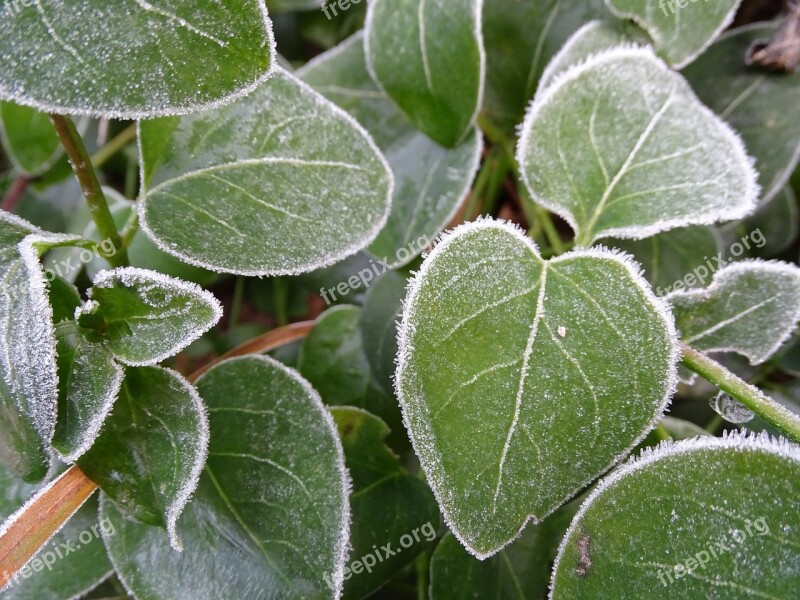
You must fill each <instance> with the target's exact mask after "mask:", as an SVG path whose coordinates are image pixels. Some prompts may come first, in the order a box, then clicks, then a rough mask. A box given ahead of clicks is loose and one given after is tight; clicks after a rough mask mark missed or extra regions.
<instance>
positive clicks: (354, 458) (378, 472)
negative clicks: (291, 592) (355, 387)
mask: <svg viewBox="0 0 800 600" xmlns="http://www.w3.org/2000/svg"><path fill="white" fill-rule="evenodd" d="M331 414H332V415H333V419H334V421H335V422H336V425H337V427H338V429H339V435H340V436H341V437H342V446H343V447H344V455H345V463H346V465H347V468H348V470H349V471H350V476H351V477H352V478H353V492H352V494H351V495H350V505H351V509H352V513H353V523H352V526H351V532H350V544H351V546H352V550H351V551H350V563H349V565H348V566H349V569H350V570H349V572H348V571H347V570H346V571H345V584H344V594H343V596H342V597H343V598H345V599H346V600H359V599H360V598H365V597H366V596H368V595H369V594H370V593H372V592H373V591H375V590H377V589H378V588H380V587H381V586H382V585H383V584H384V583H385V582H386V581H388V580H389V579H390V578H391V577H392V575H394V574H395V573H396V572H398V571H400V570H401V569H402V568H404V567H405V566H406V565H408V564H409V563H411V562H412V561H413V560H414V558H415V557H416V556H417V555H418V554H419V553H420V552H422V551H423V550H425V549H426V546H427V545H429V544H430V542H432V541H433V540H434V539H436V531H437V529H438V528H439V521H440V517H439V507H438V506H437V504H436V499H435V498H434V497H433V494H432V493H431V491H430V489H429V488H428V486H427V485H425V483H424V482H423V481H421V480H420V479H418V478H417V477H414V476H413V475H411V474H409V473H408V471H406V470H405V469H404V468H403V467H402V466H401V465H400V462H399V460H398V458H397V457H396V456H395V455H394V454H393V453H392V451H391V450H390V449H389V448H388V447H387V446H386V445H385V444H384V439H385V438H386V437H387V436H388V435H389V427H388V426H387V425H386V424H385V423H384V422H383V421H381V420H380V419H379V418H378V417H375V416H373V415H371V414H369V413H368V412H366V411H363V410H361V409H358V408H346V407H337V408H332V409H331ZM404 536H408V537H404ZM387 544H389V545H390V546H389V547H388V548H387V547H386V545H387ZM356 561H360V562H361V564H362V565H364V566H365V567H368V568H369V570H368V571H365V570H364V569H362V568H361V567H358V566H356ZM354 567H355V571H354V570H353V568H354ZM356 571H358V573H356Z"/></svg>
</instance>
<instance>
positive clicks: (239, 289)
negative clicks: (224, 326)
mask: <svg viewBox="0 0 800 600" xmlns="http://www.w3.org/2000/svg"><path fill="white" fill-rule="evenodd" d="M244 284H245V279H244V277H237V278H236V283H235V284H234V286H233V301H232V302H231V316H230V318H229V319H228V330H229V331H230V330H231V329H233V328H234V327H235V326H236V324H237V323H238V322H239V315H241V314H242V300H244Z"/></svg>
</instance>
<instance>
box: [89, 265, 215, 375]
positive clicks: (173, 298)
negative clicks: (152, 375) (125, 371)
mask: <svg viewBox="0 0 800 600" xmlns="http://www.w3.org/2000/svg"><path fill="white" fill-rule="evenodd" d="M87 296H88V297H89V300H88V301H87V302H86V304H84V305H83V306H82V307H81V308H80V309H79V311H78V316H77V319H78V324H79V325H80V326H81V327H85V328H90V329H92V330H93V332H94V333H95V334H96V335H97V336H99V337H100V338H101V339H103V340H104V341H105V344H106V345H107V347H108V348H109V350H111V352H112V353H113V354H114V356H115V357H116V358H118V359H119V360H120V361H122V362H124V363H125V364H128V365H133V366H142V365H151V364H155V363H158V362H161V361H162V360H164V359H166V358H169V357H170V356H172V355H173V354H176V353H177V352H179V351H180V350H182V349H183V348H185V347H186V346H188V345H189V344H191V343H192V342H193V341H195V340H196V339H197V338H199V337H200V336H201V335H203V334H204V333H205V332H206V331H208V330H209V329H211V327H213V326H214V325H216V323H217V322H218V321H219V319H220V317H221V316H222V306H221V305H220V303H219V302H218V301H217V299H216V298H214V296H213V295H212V294H211V293H210V292H207V291H205V290H203V289H201V288H200V287H199V286H198V285H195V284H193V283H189V282H186V281H181V280H179V279H175V278H173V277H167V276H166V275H162V274H160V273H157V272H155V271H147V270H144V269H136V268H133V267H123V268H120V269H114V270H112V271H101V272H100V273H98V275H97V277H95V280H94V285H93V286H92V287H91V288H89V290H88V291H87Z"/></svg>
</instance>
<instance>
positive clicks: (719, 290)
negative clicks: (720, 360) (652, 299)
mask: <svg viewBox="0 0 800 600" xmlns="http://www.w3.org/2000/svg"><path fill="white" fill-rule="evenodd" d="M668 299H669V301H670V303H671V304H672V310H673V313H674V315H675V323H676V324H677V327H678V330H679V331H680V334H681V339H682V340H683V342H684V343H686V344H688V345H690V346H692V347H694V348H695V349H697V350H700V351H701V352H736V353H738V354H741V355H743V356H746V357H747V358H748V359H749V360H750V363H751V364H754V365H756V364H760V363H763V362H764V361H765V360H767V359H768V358H769V357H770V356H772V355H773V354H774V353H775V352H776V351H777V350H778V348H780V347H781V346H782V345H783V343H784V342H785V341H786V340H787V339H789V336H790V335H791V334H792V332H793V331H794V329H795V327H796V326H797V322H798V321H799V320H800V269H798V268H797V266H795V265H790V264H788V263H781V262H774V261H769V262H767V261H758V260H748V261H741V262H737V263H733V264H731V265H729V266H727V267H725V268H724V269H721V270H719V271H717V272H716V273H715V274H714V278H713V280H712V282H711V284H710V285H709V286H708V287H707V288H704V289H700V290H689V291H678V292H675V293H672V294H670V295H669V296H668Z"/></svg>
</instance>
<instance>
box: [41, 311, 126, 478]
mask: <svg viewBox="0 0 800 600" xmlns="http://www.w3.org/2000/svg"><path fill="white" fill-rule="evenodd" d="M56 350H57V355H58V356H57V361H58V418H57V420H56V430H55V434H54V436H53V442H52V444H53V447H54V448H55V449H56V450H58V452H59V453H60V454H61V456H62V457H63V459H64V461H65V462H68V463H71V462H75V460H76V459H77V458H78V457H79V456H80V455H81V454H83V453H84V452H85V451H86V450H88V449H89V447H90V446H91V444H92V442H94V440H95V438H96V437H97V435H98V434H99V433H100V427H101V426H102V424H103V421H104V420H105V418H106V416H108V413H109V412H110V411H111V406H112V405H113V403H114V400H115V399H116V397H117V394H118V393H119V390H120V385H121V384H122V367H120V366H119V365H118V364H117V363H116V361H115V360H114V357H113V356H112V355H111V353H110V352H109V351H108V350H107V349H106V348H104V347H103V346H102V345H101V344H98V343H95V342H92V341H90V340H89V339H87V337H86V335H85V334H84V332H82V331H81V330H80V328H79V327H77V326H76V324H75V323H74V322H70V321H65V322H63V323H59V324H58V325H57V326H56Z"/></svg>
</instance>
